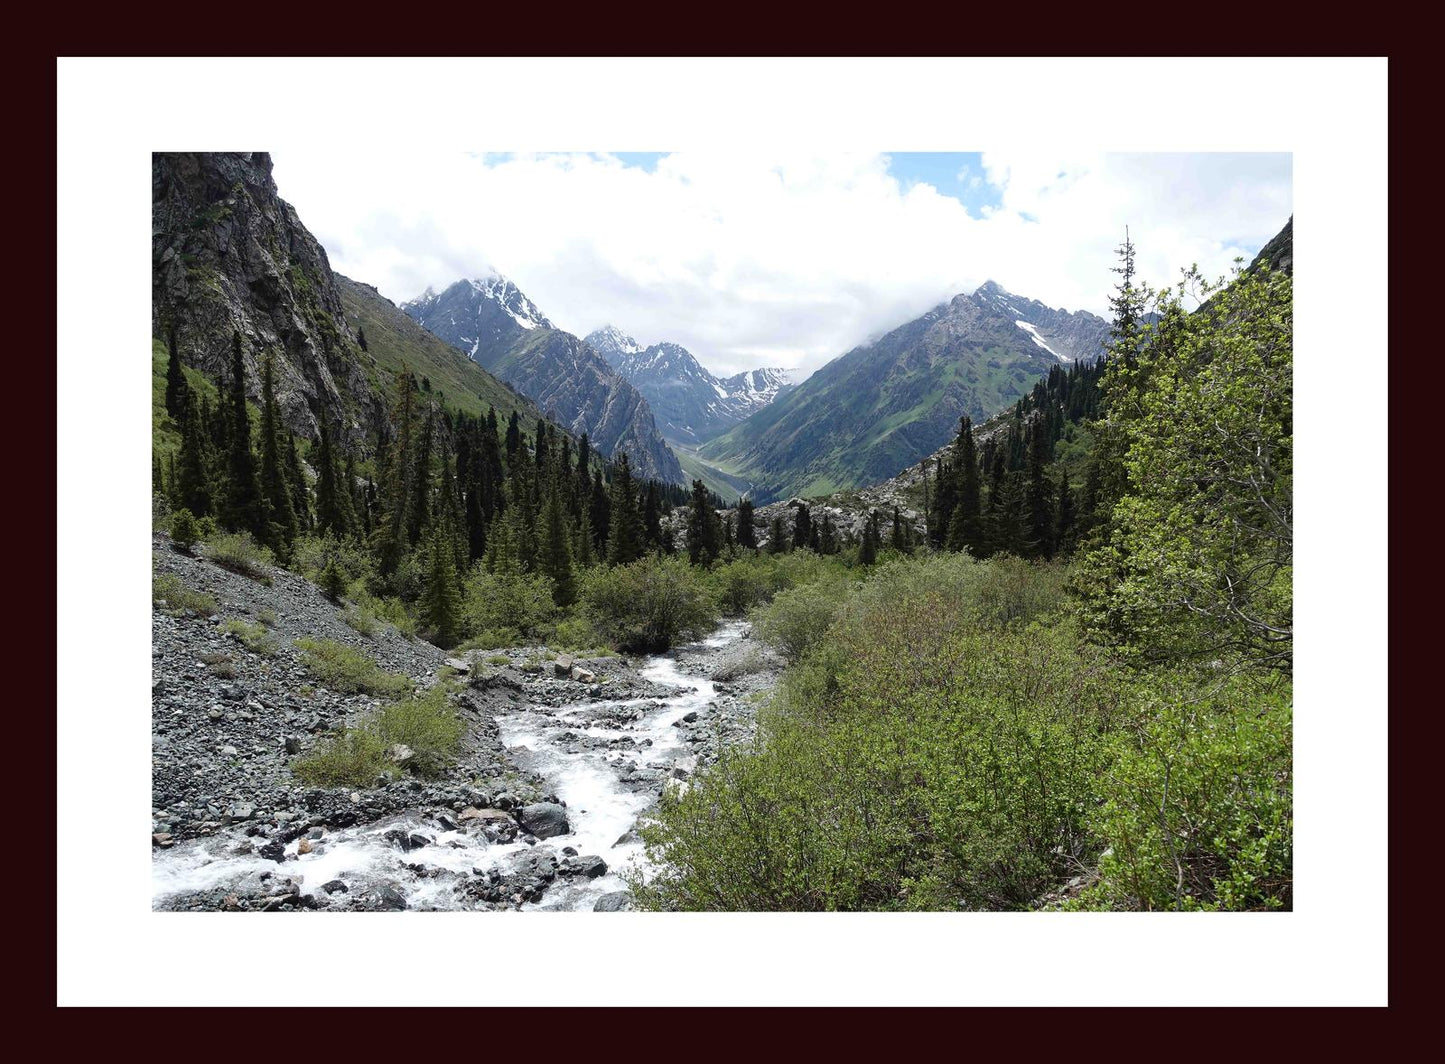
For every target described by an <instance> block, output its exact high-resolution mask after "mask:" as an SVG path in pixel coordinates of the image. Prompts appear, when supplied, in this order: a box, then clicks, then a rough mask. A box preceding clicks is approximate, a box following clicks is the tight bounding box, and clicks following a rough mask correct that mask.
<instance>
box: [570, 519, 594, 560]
mask: <svg viewBox="0 0 1445 1064" xmlns="http://www.w3.org/2000/svg"><path fill="white" fill-rule="evenodd" d="M588 511H589V507H586V506H584V507H582V512H581V513H580V514H579V515H578V517H577V549H576V550H575V551H574V552H573V554H574V556H575V557H576V558H577V568H578V569H581V570H582V571H583V572H586V571H587V570H588V569H591V568H592V567H593V566H594V565H596V564H597V555H596V553H595V548H594V545H593V539H592V517H591V514H590V513H589V512H588Z"/></svg>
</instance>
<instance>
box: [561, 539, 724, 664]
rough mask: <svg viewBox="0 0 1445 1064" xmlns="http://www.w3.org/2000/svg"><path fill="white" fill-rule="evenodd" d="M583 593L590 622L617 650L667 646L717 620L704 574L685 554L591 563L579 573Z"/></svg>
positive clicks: (707, 626)
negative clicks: (593, 565) (599, 564)
mask: <svg viewBox="0 0 1445 1064" xmlns="http://www.w3.org/2000/svg"><path fill="white" fill-rule="evenodd" d="M582 599H583V602H584V603H585V611H586V615H587V617H588V618H589V619H590V620H591V622H592V625H593V627H594V628H595V629H596V630H597V632H598V633H599V634H600V635H601V636H602V637H603V638H604V639H606V640H607V641H609V642H610V643H611V644H612V645H613V646H615V647H617V648H618V649H619V650H630V651H662V650H666V649H668V648H669V647H671V646H673V645H674V644H676V643H678V642H681V641H683V640H686V639H690V638H695V637H697V636H700V635H702V634H704V633H705V632H706V631H707V630H708V629H709V628H711V627H712V626H713V624H714V623H715V622H716V620H717V607H716V605H715V603H714V601H713V599H712V595H711V594H710V589H709V587H708V586H707V580H706V577H705V575H704V574H703V573H701V572H700V571H699V570H697V569H695V568H693V567H692V566H691V565H689V564H688V563H687V560H686V559H685V558H677V557H671V558H669V557H662V556H660V555H650V556H648V557H646V558H643V559H642V560H641V561H636V562H633V563H632V564H631V565H620V566H614V567H613V568H610V569H601V568H599V569H594V570H592V571H591V572H589V573H587V574H586V576H585V577H584V579H583V584H582Z"/></svg>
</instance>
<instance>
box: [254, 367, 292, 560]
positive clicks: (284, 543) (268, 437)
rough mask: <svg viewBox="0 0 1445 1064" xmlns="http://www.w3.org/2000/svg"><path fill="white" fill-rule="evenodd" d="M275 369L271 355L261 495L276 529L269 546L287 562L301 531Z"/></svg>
mask: <svg viewBox="0 0 1445 1064" xmlns="http://www.w3.org/2000/svg"><path fill="white" fill-rule="evenodd" d="M274 368H275V367H274V364H273V360H272V358H271V354H270V352H267V353H266V358H265V360H264V361H263V363H262V370H261V493H262V496H263V497H264V498H265V500H266V509H267V510H268V511H269V513H270V518H271V520H270V524H271V525H273V526H274V528H273V529H271V530H269V536H268V538H267V540H266V542H268V543H269V544H270V545H271V546H272V547H273V548H275V549H276V552H277V554H278V555H280V556H281V557H282V558H283V559H284V558H285V557H286V556H287V554H289V552H290V550H291V544H292V543H295V542H296V535H297V533H298V531H299V528H298V525H297V523H296V508H295V506H294V505H293V503H292V501H291V485H290V484H289V483H288V482H287V480H286V466H285V461H284V459H283V457H282V453H281V447H282V443H281V433H282V432H283V431H284V429H283V426H282V424H281V417H280V412H279V411H278V409H277V407H276V388H275V377H274Z"/></svg>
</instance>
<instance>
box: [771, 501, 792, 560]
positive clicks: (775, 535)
mask: <svg viewBox="0 0 1445 1064" xmlns="http://www.w3.org/2000/svg"><path fill="white" fill-rule="evenodd" d="M788 546H789V539H788V531H787V528H786V526H785V525H784V524H783V513H782V511H781V510H779V511H778V512H777V513H775V514H773V521H772V524H771V525H770V526H769V528H768V553H769V554H785V553H787V550H788Z"/></svg>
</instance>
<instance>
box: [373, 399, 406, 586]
mask: <svg viewBox="0 0 1445 1064" xmlns="http://www.w3.org/2000/svg"><path fill="white" fill-rule="evenodd" d="M396 389H397V398H396V402H395V404H394V405H393V407H392V422H393V433H394V438H393V439H391V440H389V441H388V440H387V439H386V438H385V437H382V438H380V439H379V440H378V441H377V442H378V448H377V450H378V454H377V462H378V465H379V468H380V477H381V484H380V486H379V487H375V486H374V488H375V494H376V498H375V504H374V507H373V516H372V524H373V526H374V528H373V531H372V550H373V553H374V554H375V555H376V562H377V569H378V571H379V572H380V573H381V575H382V576H391V575H392V574H393V573H395V572H396V570H397V567H398V566H399V565H400V564H401V561H402V558H403V557H405V555H406V552H407V550H408V549H409V546H410V544H409V543H408V542H407V538H406V514H407V504H408V502H409V501H410V499H411V491H410V488H411V457H412V455H411V447H412V442H411V437H412V421H413V419H414V410H415V405H414V402H413V399H412V389H411V382H410V381H409V380H408V378H407V375H406V373H405V372H400V373H398V374H397V376H396Z"/></svg>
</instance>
